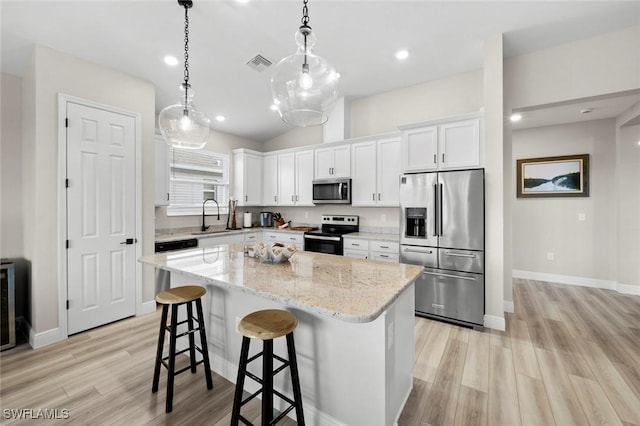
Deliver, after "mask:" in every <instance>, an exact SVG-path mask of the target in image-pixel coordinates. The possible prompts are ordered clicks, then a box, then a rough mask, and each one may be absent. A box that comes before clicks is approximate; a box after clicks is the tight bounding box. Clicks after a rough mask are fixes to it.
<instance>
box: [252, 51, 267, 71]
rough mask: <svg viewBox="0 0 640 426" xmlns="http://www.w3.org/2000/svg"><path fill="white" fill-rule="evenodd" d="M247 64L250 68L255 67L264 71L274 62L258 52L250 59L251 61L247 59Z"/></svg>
mask: <svg viewBox="0 0 640 426" xmlns="http://www.w3.org/2000/svg"><path fill="white" fill-rule="evenodd" d="M247 65H249V67H250V68H253V69H254V70H256V71H258V72H262V71H264V70H265V69H267V68H269V67H270V66H271V65H272V62H271V61H270V60H268V59H267V58H265V57H264V56H262V55H260V54H258V55H256V56H254V57H253V58H251V59H249V61H247Z"/></svg>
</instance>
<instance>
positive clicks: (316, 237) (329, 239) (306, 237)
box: [304, 235, 341, 241]
mask: <svg viewBox="0 0 640 426" xmlns="http://www.w3.org/2000/svg"><path fill="white" fill-rule="evenodd" d="M304 238H305V239H309V240H323V241H340V239H341V237H323V236H322V235H305V236H304Z"/></svg>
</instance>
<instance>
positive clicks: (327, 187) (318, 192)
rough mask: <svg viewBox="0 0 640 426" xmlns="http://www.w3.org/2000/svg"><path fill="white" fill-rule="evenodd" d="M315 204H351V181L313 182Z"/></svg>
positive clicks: (323, 180)
mask: <svg viewBox="0 0 640 426" xmlns="http://www.w3.org/2000/svg"><path fill="white" fill-rule="evenodd" d="M313 203H314V204H351V179H317V180H314V181H313Z"/></svg>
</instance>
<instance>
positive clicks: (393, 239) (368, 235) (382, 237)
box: [344, 232, 400, 243]
mask: <svg viewBox="0 0 640 426" xmlns="http://www.w3.org/2000/svg"><path fill="white" fill-rule="evenodd" d="M344 238H353V239H354V240H375V241H387V242H390V243H399V242H400V236H399V235H398V234H377V233H373V232H353V233H351V234H345V235H344Z"/></svg>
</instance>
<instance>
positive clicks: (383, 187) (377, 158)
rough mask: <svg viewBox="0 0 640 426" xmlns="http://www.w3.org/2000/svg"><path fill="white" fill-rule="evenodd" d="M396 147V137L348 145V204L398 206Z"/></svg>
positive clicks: (398, 138)
mask: <svg viewBox="0 0 640 426" xmlns="http://www.w3.org/2000/svg"><path fill="white" fill-rule="evenodd" d="M400 148H401V140H400V137H399V136H394V137H389V138H384V139H378V140H371V141H365V142H359V143H355V144H353V145H352V156H351V158H352V165H351V180H352V193H351V204H352V205H354V206H391V207H396V206H398V205H399V198H398V196H399V185H400V184H399V182H398V178H399V176H400V171H401V161H400Z"/></svg>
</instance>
